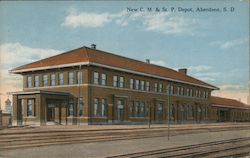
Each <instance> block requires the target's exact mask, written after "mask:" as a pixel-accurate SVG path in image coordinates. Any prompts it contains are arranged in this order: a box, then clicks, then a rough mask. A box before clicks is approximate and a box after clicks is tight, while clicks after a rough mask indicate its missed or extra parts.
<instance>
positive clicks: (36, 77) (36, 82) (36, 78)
mask: <svg viewBox="0 0 250 158" xmlns="http://www.w3.org/2000/svg"><path fill="white" fill-rule="evenodd" d="M35 87H39V76H35Z"/></svg>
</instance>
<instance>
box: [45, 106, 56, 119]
mask: <svg viewBox="0 0 250 158" xmlns="http://www.w3.org/2000/svg"><path fill="white" fill-rule="evenodd" d="M47 121H55V105H54V104H48V111H47Z"/></svg>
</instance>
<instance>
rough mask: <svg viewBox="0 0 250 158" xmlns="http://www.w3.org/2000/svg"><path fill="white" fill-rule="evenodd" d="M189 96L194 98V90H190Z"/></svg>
mask: <svg viewBox="0 0 250 158" xmlns="http://www.w3.org/2000/svg"><path fill="white" fill-rule="evenodd" d="M189 96H190V97H192V96H193V89H190V93H189Z"/></svg>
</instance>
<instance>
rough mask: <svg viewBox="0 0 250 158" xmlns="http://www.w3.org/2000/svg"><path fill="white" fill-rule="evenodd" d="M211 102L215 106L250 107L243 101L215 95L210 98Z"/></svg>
mask: <svg viewBox="0 0 250 158" xmlns="http://www.w3.org/2000/svg"><path fill="white" fill-rule="evenodd" d="M210 101H211V104H212V105H215V106H227V107H231V108H250V106H249V105H247V104H245V103H242V102H241V101H238V100H235V99H229V98H221V97H214V96H212V97H211V98H210Z"/></svg>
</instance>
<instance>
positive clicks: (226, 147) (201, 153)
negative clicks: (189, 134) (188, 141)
mask: <svg viewBox="0 0 250 158" xmlns="http://www.w3.org/2000/svg"><path fill="white" fill-rule="evenodd" d="M243 156H250V137H244V138H237V139H230V140H222V141H216V142H208V143H202V144H195V145H188V146H181V147H175V148H165V149H159V150H151V151H143V152H138V153H130V154H123V155H116V156H110V157H107V158H165V157H167V158H200V157H202V158H222V157H224V158H225V157H230V158H234V157H243Z"/></svg>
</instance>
